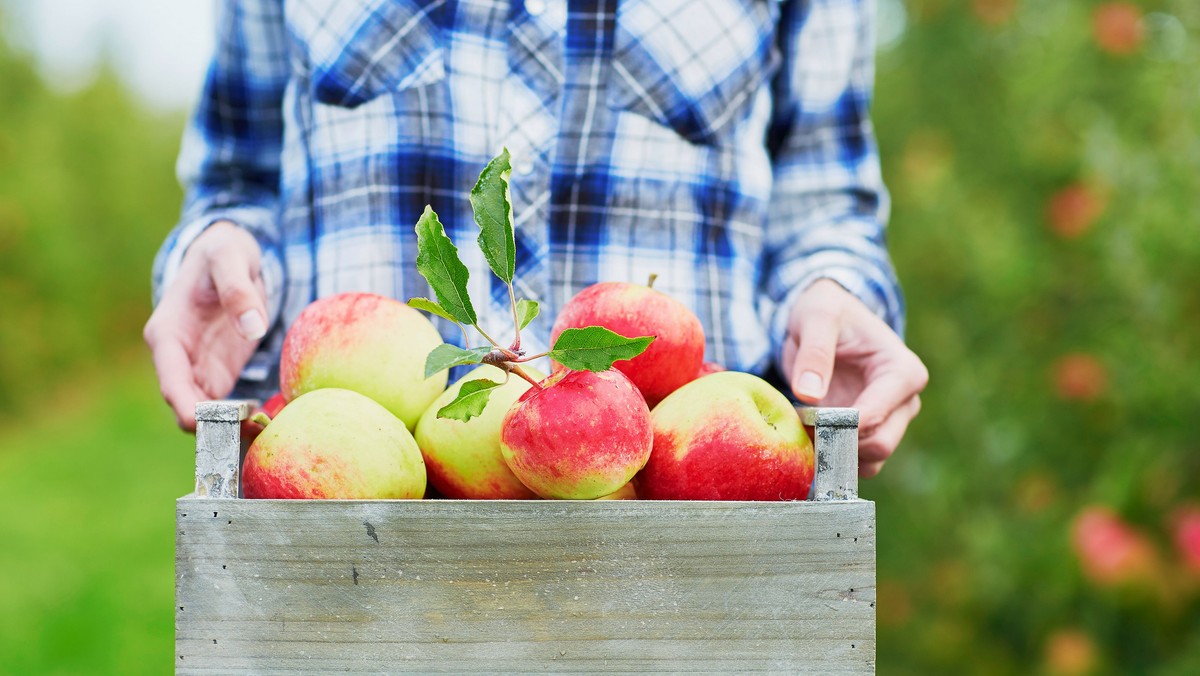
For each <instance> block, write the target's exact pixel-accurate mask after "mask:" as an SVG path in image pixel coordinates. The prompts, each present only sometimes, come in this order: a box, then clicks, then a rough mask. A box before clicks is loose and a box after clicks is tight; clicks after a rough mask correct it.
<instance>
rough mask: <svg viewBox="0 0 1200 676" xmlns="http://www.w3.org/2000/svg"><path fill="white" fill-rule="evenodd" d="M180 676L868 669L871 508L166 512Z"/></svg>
mask: <svg viewBox="0 0 1200 676" xmlns="http://www.w3.org/2000/svg"><path fill="white" fill-rule="evenodd" d="M177 522H178V530H177V560H176V583H177V608H176V639H177V640H176V653H177V654H176V666H177V668H179V670H180V671H186V672H196V673H201V672H204V671H206V670H211V671H220V672H229V671H236V670H238V669H245V670H248V671H254V672H269V671H271V670H273V669H274V670H281V671H296V670H299V671H308V672H329V671H346V670H349V671H375V672H377V671H379V670H381V669H383V670H387V669H389V668H404V669H412V670H418V671H445V672H463V671H471V670H484V671H488V672H504V671H521V672H530V671H555V672H565V671H577V672H603V671H616V672H637V671H676V670H715V671H743V670H755V669H767V670H771V671H788V672H800V671H804V672H823V673H828V672H870V671H871V670H873V666H874V657H875V654H874V653H875V608H874V605H875V533H874V504H873V503H870V502H848V503H824V504H818V503H770V504H762V503H655V502H648V501H629V502H616V501H614V502H606V503H603V504H601V503H548V502H495V503H479V502H458V501H412V502H404V501H397V502H324V501H312V502H310V501H297V502H283V501H228V500H225V501H222V500H205V499H195V498H189V499H181V500H180V501H179V503H178V509H177Z"/></svg>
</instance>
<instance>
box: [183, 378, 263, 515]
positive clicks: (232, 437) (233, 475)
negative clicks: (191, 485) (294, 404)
mask: <svg viewBox="0 0 1200 676" xmlns="http://www.w3.org/2000/svg"><path fill="white" fill-rule="evenodd" d="M257 405H258V402H256V401H252V400H249V399H229V400H221V401H201V402H198V403H197V404H196V495H199V496H201V497H210V498H225V499H233V498H237V497H238V495H239V490H240V487H241V467H240V465H241V433H242V432H241V421H243V420H245V419H246V418H248V417H250V412H251V411H253V410H254V408H255V407H256V406H257Z"/></svg>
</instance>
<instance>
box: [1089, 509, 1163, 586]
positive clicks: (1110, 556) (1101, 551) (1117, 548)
mask: <svg viewBox="0 0 1200 676" xmlns="http://www.w3.org/2000/svg"><path fill="white" fill-rule="evenodd" d="M1072 544H1073V545H1074V548H1075V553H1076V554H1077V555H1078V556H1079V562H1080V564H1081V565H1082V566H1083V572H1084V574H1085V575H1087V577H1088V578H1090V579H1091V580H1092V581H1093V582H1095V583H1097V584H1100V585H1117V584H1123V583H1129V582H1139V583H1147V582H1151V581H1153V580H1154V578H1155V577H1156V575H1157V573H1158V568H1159V565H1158V563H1159V562H1158V557H1157V555H1156V552H1155V551H1154V547H1153V545H1152V544H1151V543H1150V540H1149V538H1147V537H1146V536H1145V535H1144V534H1143V533H1141V532H1140V531H1138V530H1136V529H1135V528H1134V527H1133V526H1131V525H1129V524H1128V523H1126V522H1125V521H1123V520H1122V519H1121V518H1120V517H1119V516H1117V515H1116V514H1115V513H1113V511H1112V510H1110V509H1108V508H1106V507H1099V506H1092V507H1088V508H1086V509H1084V510H1083V511H1082V512H1081V513H1080V514H1079V515H1078V516H1077V517H1076V518H1075V522H1074V524H1073V526H1072Z"/></svg>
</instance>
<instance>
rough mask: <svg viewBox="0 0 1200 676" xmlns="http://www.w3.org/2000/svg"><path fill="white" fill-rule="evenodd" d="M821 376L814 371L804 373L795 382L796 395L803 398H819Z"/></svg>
mask: <svg viewBox="0 0 1200 676" xmlns="http://www.w3.org/2000/svg"><path fill="white" fill-rule="evenodd" d="M821 383H822V380H821V376H820V374H818V373H817V372H816V371H805V372H804V373H801V374H800V379H799V380H797V381H796V394H799V395H801V396H805V397H814V398H815V397H819V396H821Z"/></svg>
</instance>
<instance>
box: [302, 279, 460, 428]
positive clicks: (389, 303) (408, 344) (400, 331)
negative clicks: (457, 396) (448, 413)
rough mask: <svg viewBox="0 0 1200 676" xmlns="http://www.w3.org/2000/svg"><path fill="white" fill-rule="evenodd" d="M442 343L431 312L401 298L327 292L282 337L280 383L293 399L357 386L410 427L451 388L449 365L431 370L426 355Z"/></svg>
mask: <svg viewBox="0 0 1200 676" xmlns="http://www.w3.org/2000/svg"><path fill="white" fill-rule="evenodd" d="M441 343H442V337H441V336H440V335H439V334H438V331H437V329H436V328H434V326H433V323H432V322H430V321H429V320H428V319H426V318H425V315H423V314H421V313H420V312H418V311H416V310H414V309H412V308H410V307H408V306H407V305H405V304H404V303H401V302H399V301H397V300H393V299H391V298H386V297H384V296H379V295H376V294H371V293H341V294H337V295H334V296H328V297H326V298H321V299H319V300H316V301H314V302H313V303H311V304H309V306H308V307H306V308H305V309H304V311H303V312H301V313H300V316H298V317H297V318H296V321H295V322H293V323H292V326H291V328H289V329H288V332H287V335H286V336H285V337H284V340H283V353H282V355H281V357H280V363H279V380H280V390H281V391H282V392H283V396H284V398H285V399H287V400H288V401H292V400H294V399H296V397H299V396H300V395H302V394H304V393H306V392H312V391H313V390H317V389H320V388H322V387H341V388H345V389H347V390H354V391H355V392H358V393H360V394H364V395H366V396H368V397H370V398H372V399H374V400H375V401H377V402H379V403H380V404H382V405H383V407H384V408H386V409H387V410H389V411H391V412H392V413H393V414H395V416H396V417H397V418H400V419H401V420H403V421H404V424H405V425H407V426H408V428H409V429H410V430H411V429H412V428H413V427H414V426H415V425H416V424H417V418H419V417H421V412H422V411H424V410H425V408H426V407H427V406H429V404H430V402H432V401H433V400H434V399H435V398H436V397H437V396H438V395H439V394H441V393H442V391H443V390H445V389H446V381H447V378H448V374H447V372H446V371H441V372H439V373H437V374H435V375H433V376H432V377H429V378H426V377H425V357H426V356H428V355H429V353H430V351H431V350H433V348H435V347H437V346H438V345H440V344H441Z"/></svg>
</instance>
